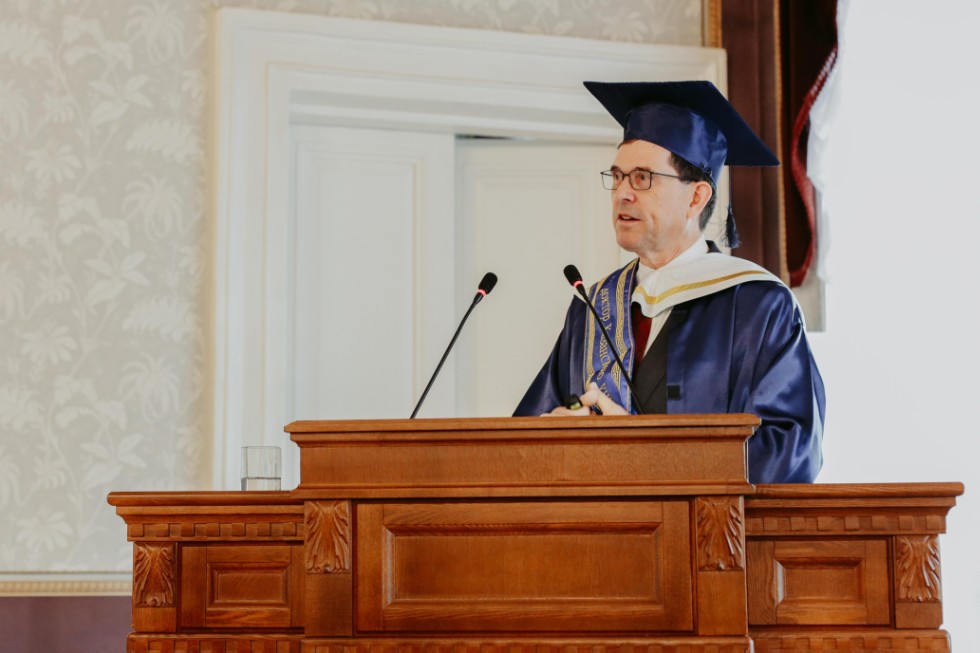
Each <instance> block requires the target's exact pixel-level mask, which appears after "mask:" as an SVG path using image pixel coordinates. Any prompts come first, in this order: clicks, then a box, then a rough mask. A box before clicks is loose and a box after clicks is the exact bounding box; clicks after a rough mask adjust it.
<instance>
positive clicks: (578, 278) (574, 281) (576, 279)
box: [564, 265, 643, 413]
mask: <svg viewBox="0 0 980 653" xmlns="http://www.w3.org/2000/svg"><path fill="white" fill-rule="evenodd" d="M564 272H565V278H566V279H568V283H569V284H570V285H571V286H572V288H574V289H575V290H576V291H578V294H579V295H581V296H582V299H584V300H585V305H586V306H588V307H589V310H590V311H592V315H593V316H595V321H596V322H597V323H598V325H599V330H600V331H601V332H602V337H603V338H605V339H606V344H607V345H609V351H610V352H612V355H613V358H615V360H616V364H617V365H619V369H620V370H621V371H622V372H623V378H624V379H626V385H627V386H628V387H629V389H630V401H631V402H632V403H633V407H634V408H636V412H637V413H642V412H643V409H642V408H640V402H639V401H638V400H637V398H636V390H635V389H634V388H633V380H632V379H631V378H630V374H629V372H628V371H626V366H625V365H623V361H622V360H621V359H620V358H619V353H618V352H617V351H616V346H615V345H613V341H612V338H610V337H609V333H608V332H607V331H606V327H605V325H604V324H603V323H602V318H600V317H599V312H598V311H596V310H595V306H593V305H592V302H591V301H590V300H589V294H588V293H587V292H585V284H584V283H582V275H581V274H580V273H579V271H578V268H577V267H575V266H574V265H566V266H565V270H564Z"/></svg>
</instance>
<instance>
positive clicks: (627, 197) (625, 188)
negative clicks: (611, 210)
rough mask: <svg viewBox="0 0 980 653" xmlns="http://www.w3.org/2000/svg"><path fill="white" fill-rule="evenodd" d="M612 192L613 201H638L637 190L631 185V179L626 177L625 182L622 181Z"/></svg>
mask: <svg viewBox="0 0 980 653" xmlns="http://www.w3.org/2000/svg"><path fill="white" fill-rule="evenodd" d="M612 194H613V201H614V202H616V203H619V202H634V201H636V191H635V190H633V187H632V186H631V185H630V180H629V179H624V180H623V183H621V184H620V185H619V187H618V188H617V189H616V190H614V191H613V192H612Z"/></svg>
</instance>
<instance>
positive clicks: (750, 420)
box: [284, 413, 760, 445]
mask: <svg viewBox="0 0 980 653" xmlns="http://www.w3.org/2000/svg"><path fill="white" fill-rule="evenodd" d="M759 424H760V420H759V418H758V417H756V416H755V415H748V414H741V413H736V414H705V415H622V416H601V417H599V416H596V417H472V418H435V419H433V418H427V419H363V420H300V421H295V422H292V423H290V424H287V425H286V427H285V429H284V430H285V431H286V432H287V433H290V434H291V435H292V439H293V441H295V442H296V443H297V444H300V445H301V444H302V443H303V442H304V441H308V440H309V439H310V437H309V436H315V439H322V438H323V437H327V438H328V439H329V438H333V437H345V436H346V437H356V436H368V437H371V436H373V437H377V438H381V439H385V440H391V439H401V438H409V439H412V438H416V437H419V436H422V435H423V434H424V437H425V438H426V439H443V438H458V437H460V436H464V437H466V438H468V439H472V438H476V439H501V438H506V439H511V438H513V439H536V438H549V439H550V438H554V437H563V438H572V439H578V438H587V437H588V438H593V437H596V435H597V434H601V436H602V437H626V438H635V437H639V438H644V439H646V438H658V437H663V438H674V437H678V436H682V437H694V438H731V437H733V436H736V437H738V436H741V437H743V438H746V437H748V436H750V435H751V434H752V433H753V432H754V431H755V429H756V427H757V426H758V425H759Z"/></svg>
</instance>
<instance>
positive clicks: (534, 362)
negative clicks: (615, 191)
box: [456, 139, 621, 417]
mask: <svg viewBox="0 0 980 653" xmlns="http://www.w3.org/2000/svg"><path fill="white" fill-rule="evenodd" d="M615 153H616V152H615V147H613V146H592V145H589V146H584V145H559V144H542V143H534V142H522V141H493V140H486V139H460V140H459V141H458V142H457V148H456V155H457V170H458V171H459V172H458V182H457V184H458V186H457V189H458V190H457V206H458V209H457V216H458V218H457V219H458V226H457V250H456V261H457V266H456V267H457V270H459V272H458V274H457V278H458V279H459V280H460V281H461V282H462V281H463V280H467V281H469V282H470V285H464V284H462V283H460V284H458V288H459V291H458V295H457V297H458V299H459V303H460V306H462V305H464V303H467V302H469V301H470V300H471V298H472V296H473V292H474V291H475V284H476V283H477V282H478V280H479V279H480V277H481V276H482V274H483V273H484V272H485V271H493V272H495V273H496V274H497V275H498V277H499V282H498V284H497V288H496V289H495V290H494V292H493V293H492V294H491V295H490V296H489V297H488V298H487V299H486V300H485V301H484V302H482V303H481V305H480V306H479V307H478V309H477V310H478V311H479V315H474V317H473V318H471V320H472V322H473V324H468V325H467V330H468V331H469V332H468V333H467V334H466V336H465V337H461V338H460V340H461V342H460V343H459V345H457V346H459V349H460V350H459V351H458V352H456V355H457V358H456V364H457V373H456V378H457V383H458V385H459V389H458V392H457V409H458V411H459V414H460V415H461V416H466V417H473V416H494V415H510V414H511V413H513V411H514V408H515V407H516V406H517V403H518V402H519V401H520V399H521V397H522V396H523V395H524V392H525V390H526V389H527V386H528V384H529V383H530V382H531V379H532V378H533V377H534V375H535V374H537V372H538V370H539V369H540V368H541V365H542V364H543V363H544V360H545V358H546V357H547V355H548V353H549V352H550V351H551V348H552V347H553V345H554V343H555V339H556V337H557V335H558V331H559V329H560V328H561V325H562V321H563V318H564V314H565V310H566V308H567V307H568V303H569V301H571V299H572V296H573V294H574V293H573V290H572V288H571V287H570V286H569V285H568V283H567V281H566V280H565V277H564V274H563V270H564V268H565V266H566V265H568V264H569V263H572V264H575V265H576V266H577V267H578V269H579V271H580V272H581V273H582V276H583V278H584V279H585V281H586V283H587V284H591V283H592V282H593V281H595V280H596V279H597V278H598V276H599V275H603V274H606V273H608V272H611V271H612V270H613V269H615V268H616V267H617V266H618V265H619V264H620V260H621V254H620V251H621V250H620V249H619V248H618V247H617V245H616V240H615V236H614V234H613V229H612V222H611V218H610V205H609V201H610V200H609V191H607V190H604V189H603V188H602V183H601V181H600V178H599V172H600V171H602V170H606V169H608V168H609V166H610V165H611V164H612V161H613V158H614V157H615Z"/></svg>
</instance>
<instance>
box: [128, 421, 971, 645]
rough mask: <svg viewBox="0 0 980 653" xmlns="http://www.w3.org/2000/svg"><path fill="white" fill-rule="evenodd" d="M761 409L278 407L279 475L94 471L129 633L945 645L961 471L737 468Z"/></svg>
mask: <svg viewBox="0 0 980 653" xmlns="http://www.w3.org/2000/svg"><path fill="white" fill-rule="evenodd" d="M757 424H758V420H757V419H756V418H755V417H753V416H750V415H661V416H633V417H601V418H499V419H468V420H387V421H333V422H327V421H322V422H296V423H293V424H290V425H289V426H287V427H286V430H287V431H288V432H289V433H291V436H292V440H293V441H294V442H295V443H296V444H297V445H298V446H299V447H300V449H301V456H300V466H301V472H300V484H299V486H298V487H297V488H296V489H295V490H293V491H290V492H190V493H184V492H170V493H166V492H164V493H120V492H117V493H112V494H110V495H109V503H110V504H112V505H113V506H115V507H116V511H117V513H118V514H119V515H120V516H121V517H122V518H123V519H124V520H125V521H126V524H127V526H128V535H129V540H130V541H132V542H133V544H134V555H133V629H134V632H133V633H132V634H131V635H130V636H129V638H128V645H127V651H129V652H131V653H144V652H149V651H160V652H167V653H181V652H185V651H186V652H195V653H205V652H212V651H213V652H219V651H220V652H232V651H236V652H243V651H248V652H250V653H254V652H260V651H261V652H275V653H287V652H288V653H408V652H411V653H613V652H615V653H750V652H751V651H753V650H754V651H756V652H757V653H758V652H764V651H774V652H775V651H779V652H788V651H828V650H834V651H875V652H877V653H883V652H886V651H894V652H896V653H897V652H898V651H901V652H902V653H907V652H908V651H949V650H950V644H949V638H948V636H947V634H946V633H945V632H944V631H942V630H939V627H940V626H941V624H942V604H941V593H940V580H941V578H940V565H939V548H938V535H939V534H941V533H943V532H945V519H946V513H947V512H948V511H949V509H950V508H951V507H952V506H953V505H954V504H955V497H956V496H958V495H959V494H961V493H962V491H963V486H962V485H961V484H959V483H942V484H934V483H930V484H894V485H798V486H797V485H771V486H753V485H751V484H749V483H748V482H747V481H746V478H747V472H746V460H745V450H746V447H745V441H746V439H747V438H748V437H749V436H750V435H751V434H752V432H753V429H754V428H755V426H756V425H757Z"/></svg>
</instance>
